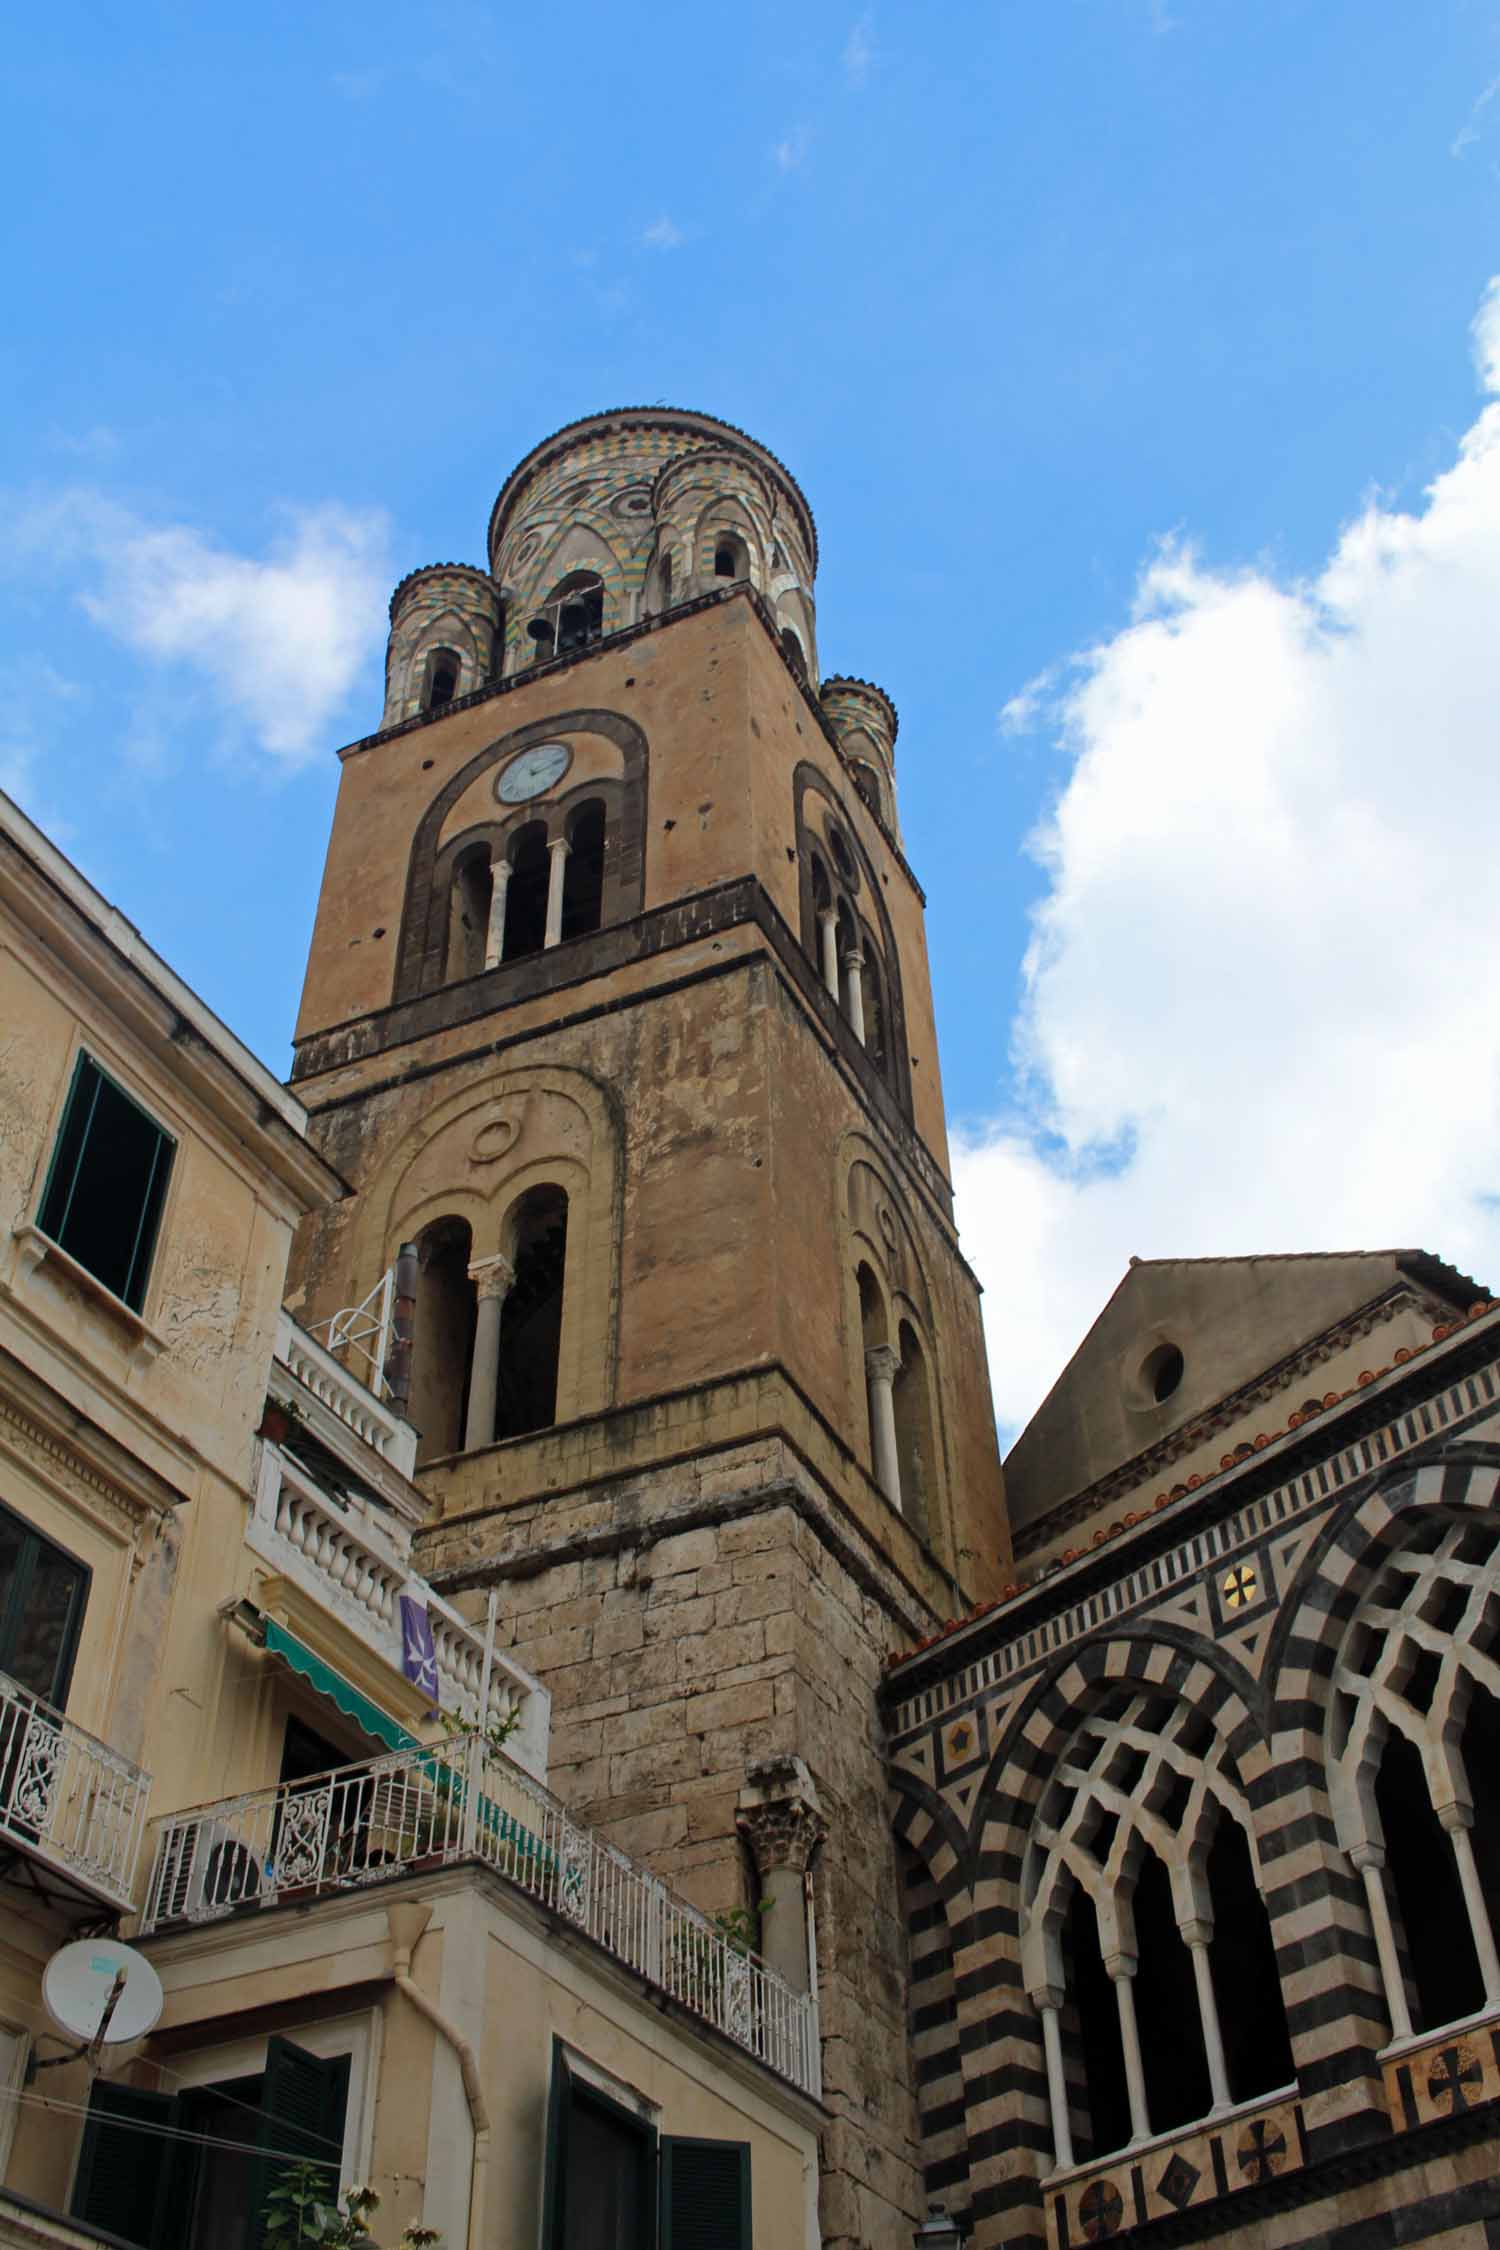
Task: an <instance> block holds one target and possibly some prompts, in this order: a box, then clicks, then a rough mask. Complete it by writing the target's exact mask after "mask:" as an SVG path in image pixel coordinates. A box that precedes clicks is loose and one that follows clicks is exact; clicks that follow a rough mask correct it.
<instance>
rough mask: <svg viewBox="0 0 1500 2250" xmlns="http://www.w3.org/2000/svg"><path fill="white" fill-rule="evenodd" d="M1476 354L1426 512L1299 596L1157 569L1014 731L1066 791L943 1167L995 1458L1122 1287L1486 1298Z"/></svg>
mask: <svg viewBox="0 0 1500 2250" xmlns="http://www.w3.org/2000/svg"><path fill="white" fill-rule="evenodd" d="M1473 342H1474V351H1475V358H1476V363H1477V365H1478V367H1479V370H1480V373H1481V378H1482V380H1483V383H1484V385H1485V388H1486V389H1487V390H1488V391H1489V393H1490V394H1491V402H1490V403H1488V404H1486V405H1485V406H1484V407H1483V409H1482V411H1481V412H1480V414H1479V416H1478V418H1477V420H1476V421H1475V422H1474V424H1473V426H1472V427H1471V429H1470V430H1469V431H1468V432H1467V434H1466V435H1465V437H1464V439H1463V441H1462V444H1461V446H1460V448H1459V452H1458V456H1457V458H1456V460H1455V461H1454V463H1453V465H1452V466H1451V467H1450V468H1449V469H1448V470H1446V472H1445V473H1444V474H1443V475H1441V476H1439V477H1438V478H1437V480H1436V481H1435V482H1434V483H1433V484H1432V485H1431V487H1430V488H1429V489H1428V491H1427V492H1426V494H1425V495H1424V496H1423V501H1422V504H1421V505H1420V506H1418V507H1415V508H1413V509H1411V510H1406V509H1402V508H1398V507H1396V506H1394V505H1391V504H1390V503H1388V502H1385V501H1383V500H1381V499H1379V498H1377V499H1375V500H1372V501H1370V502H1369V503H1368V504H1367V505H1366V506H1365V507H1364V509H1363V511H1362V512H1361V513H1360V514H1359V515H1358V516H1357V517H1356V518H1355V519H1354V520H1353V521H1352V522H1351V523H1350V524H1349V525H1348V526H1347V528H1346V529H1345V530H1344V531H1343V532H1342V533H1341V534H1340V536H1339V537H1338V539H1337V541H1336V543H1335V544H1334V546H1333V548H1332V551H1331V553H1330V555H1329V557H1328V559H1327V561H1326V563H1325V564H1324V566H1323V567H1322V569H1321V570H1320V571H1319V572H1318V573H1317V574H1316V575H1315V576H1313V577H1311V578H1309V579H1307V580H1300V581H1287V580H1284V579H1281V578H1278V577H1277V576H1276V575H1274V574H1273V573H1272V572H1270V571H1269V570H1266V569H1263V568H1257V569H1245V570H1226V569H1221V568H1215V567H1212V566H1210V565H1209V564H1208V563H1207V562H1205V561H1204V560H1203V559H1202V558H1201V556H1200V555H1199V554H1198V553H1196V552H1195V550H1194V548H1193V547H1192V545H1191V544H1189V543H1187V542H1169V543H1167V544H1164V545H1163V546H1162V547H1161V548H1160V549H1159V550H1158V551H1157V552H1156V553H1155V554H1154V555H1153V556H1152V557H1151V558H1150V560H1149V561H1148V562H1147V564H1146V566H1145V568H1144V569H1143V571H1142V573H1141V577H1140V582H1139V586H1138V590H1137V598H1136V603H1135V609H1134V613H1133V615H1132V617H1131V619H1130V621H1129V622H1128V623H1127V624H1126V625H1125V626H1124V627H1123V628H1122V630H1120V631H1119V632H1118V633H1116V634H1115V635H1113V637H1111V638H1110V639H1108V640H1106V641H1104V642H1103V643H1102V644H1100V645H1099V646H1097V647H1094V648H1091V649H1088V650H1086V651H1084V652H1083V653H1082V654H1080V655H1078V656H1077V657H1075V658H1074V659H1073V660H1072V661H1071V663H1070V664H1069V665H1068V666H1067V667H1066V668H1065V670H1064V671H1063V672H1062V673H1060V674H1059V679H1060V680H1061V683H1062V684H1061V685H1060V686H1058V687H1056V688H1054V689H1053V691H1052V692H1051V693H1050V695H1049V694H1047V693H1046V692H1045V691H1044V689H1043V688H1041V687H1039V686H1038V684H1037V683H1033V684H1032V686H1031V687H1029V688H1027V689H1023V690H1022V692H1021V694H1020V696H1018V697H1016V698H1013V699H1012V703H1011V705H1010V706H1009V709H1010V711H1011V714H1012V722H1011V723H1012V725H1015V724H1017V723H1019V724H1022V725H1024V724H1026V723H1027V722H1032V723H1036V724H1044V725H1047V726H1048V727H1049V728H1050V730H1051V731H1052V733H1053V734H1054V735H1055V738H1056V740H1057V742H1058V744H1059V747H1060V749H1061V751H1062V752H1063V754H1064V756H1065V758H1066V760H1067V769H1066V777H1065V780H1064V782H1063V784H1062V787H1061V790H1060V793H1059V796H1058V798H1057V801H1056V803H1055V805H1054V806H1053V808H1052V809H1051V811H1050V812H1049V814H1048V815H1047V816H1046V818H1045V819H1044V820H1043V822H1042V824H1041V826H1040V828H1039V830H1038V832H1037V834H1036V835H1035V837H1034V838H1033V839H1032V848H1033V850H1034V852H1035V854H1036V856H1037V857H1038V858H1039V859H1040V861H1041V863H1042V865H1043V867H1044V868H1045V869H1046V872H1047V878H1048V885H1047V890H1046V893H1045V896H1044V898H1043V900H1042V903H1041V905H1040V907H1039V909H1038V911H1037V913H1036V916H1035V920H1034V925H1033V932H1032V938H1031V943H1030V947H1029V950H1028V954H1027V958H1026V963H1025V972H1024V983H1023V1000H1022V1004H1021V1007H1020V1010H1019V1013H1018V1015H1017V1017H1016V1020H1015V1022H1014V1024H1013V1025H1012V1032H1011V1037H1012V1051H1013V1059H1014V1061H1015V1064H1016V1066H1017V1075H1018V1083H1019V1085H1020V1087H1021V1089H1022V1091H1021V1095H1020V1098H1019V1100H1018V1101H1017V1103H1016V1104H1015V1106H1014V1107H1013V1108H1012V1109H1011V1111H1009V1112H1008V1113H1007V1114H1005V1115H1002V1116H998V1117H995V1118H991V1119H989V1120H986V1121H983V1122H980V1123H976V1124H971V1125H969V1126H968V1127H967V1128H966V1129H963V1130H961V1131H960V1132H959V1134H958V1136H957V1139H956V1146H955V1164H956V1175H955V1176H956V1184H957V1188H958V1196H959V1215H960V1220H961V1223H962V1226H963V1230H964V1239H965V1246H966V1248H967V1250H968V1252H969V1255H970V1257H971V1258H972V1259H973V1261H974V1263H975V1265H976V1267H977V1269H978V1271H979V1273H980V1275H981V1277H982V1278H983V1280H984V1282H985V1284H986V1298H985V1304H986V1319H987V1335H988V1342H989V1350H990V1358H991V1368H992V1373H993V1377H994V1385H995V1393H996V1401H997V1407H998V1411H999V1414H1000V1419H1001V1422H1002V1425H1003V1426H1004V1427H1005V1428H1006V1429H1007V1430H1008V1431H1013V1430H1014V1429H1015V1428H1017V1427H1019V1425H1020V1424H1021V1423H1023V1422H1024V1421H1025V1420H1026V1418H1027V1417H1028V1416H1029V1415H1030V1413H1031V1412H1032V1411H1033V1409H1034V1408H1035V1407H1036V1406H1037V1404H1038V1403H1039V1402H1040V1400H1041V1398H1042V1396H1043V1395H1044V1394H1045V1392H1046V1390H1047V1388H1048V1386H1049V1385H1050V1383H1051V1382H1052V1380H1053V1379H1054V1377H1055V1376H1056V1375H1057V1373H1058V1372H1059V1371H1060V1369H1061V1367H1062V1365H1063V1364H1064V1362H1065V1360H1066V1359H1067V1357H1068V1355H1069V1353H1070V1352H1071V1351H1072V1350H1073V1348H1074V1346H1075V1345H1076V1344H1077V1343H1078V1342H1079V1341H1080V1340H1081V1338H1082V1336H1083V1334H1084V1331H1085V1330H1086V1328H1087V1327H1088V1325H1089V1323H1090V1321H1091V1320H1092V1319H1093V1317H1094V1315H1095V1314H1096V1313H1097V1312H1098V1310H1099V1309H1100V1307H1101V1305H1102V1304H1103V1302H1104V1300H1105V1298H1106V1297H1107V1296H1108V1294H1109V1292H1110V1291H1111V1289H1112V1288H1113V1287H1114V1285H1115V1283H1116V1282H1117V1281H1118V1279H1119V1277H1120V1275H1121V1274H1122V1272H1123V1271H1124V1269H1125V1266H1126V1262H1127V1260H1128V1259H1129V1257H1130V1256H1131V1254H1132V1253H1138V1254H1140V1255H1141V1256H1145V1257H1162V1256H1190V1255H1205V1254H1219V1253H1244V1252H1251V1251H1272V1250H1295V1249H1352V1248H1361V1247H1383V1246H1389V1245H1391V1244H1395V1243H1421V1244H1423V1245H1425V1246H1426V1247H1427V1248H1429V1249H1432V1250H1435V1251H1438V1252H1440V1253H1442V1254H1443V1255H1444V1256H1446V1257H1448V1258H1450V1259H1452V1260H1453V1261H1454V1262H1455V1263H1457V1264H1458V1265H1460V1266H1464V1267H1466V1268H1467V1269H1468V1270H1469V1271H1471V1272H1473V1273H1475V1274H1476V1275H1477V1276H1478V1277H1479V1278H1480V1279H1481V1280H1485V1281H1495V1282H1500V1010H1497V1008H1496V1007H1495V1004H1494V999H1493V983H1494V962H1495V960H1496V958H1497V957H1500V886H1497V885H1496V883H1495V880H1494V838H1495V836H1496V834H1497V833H1500V756H1497V753H1496V721H1495V686H1494V666H1493V659H1492V636H1493V631H1494V626H1493V620H1494V617H1495V616H1496V614H1497V610H1500V401H1497V400H1496V395H1495V394H1497V393H1500V280H1497V281H1496V282H1492V283H1491V285H1490V287H1489V289H1488V290H1487V291H1486V293H1485V297H1484V300H1483V303H1482V305H1481V307H1480V310H1479V314H1478V316H1477V318H1476V321H1475V324H1474V333H1473Z"/></svg>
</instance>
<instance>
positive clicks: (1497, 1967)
mask: <svg viewBox="0 0 1500 2250" xmlns="http://www.w3.org/2000/svg"><path fill="white" fill-rule="evenodd" d="M1438 1819H1439V1820H1440V1821H1441V1822H1442V1824H1443V1826H1444V1828H1446V1829H1447V1831H1448V1841H1449V1843H1450V1844H1451V1845H1452V1846H1453V1856H1454V1858H1455V1859H1456V1860H1457V1862H1458V1879H1459V1882H1460V1883H1461V1884H1462V1885H1463V1894H1464V1904H1465V1906H1466V1907H1467V1908H1468V1910H1469V1927H1470V1929H1471V1930H1472V1931H1473V1933H1474V1951H1475V1953H1476V1954H1477V1955H1478V1957H1479V1973H1480V1976H1481V1977H1482V1978H1483V1980H1484V2004H1485V2006H1486V2007H1487V2008H1493V2007H1495V2006H1496V2005H1497V2004H1500V1959H1497V1958H1496V1954H1495V1933H1494V1930H1493V1928H1492V1927H1491V1925H1490V1913H1489V1908H1488V1907H1487V1906H1486V1904H1485V1901H1484V1885H1483V1884H1482V1883H1481V1882H1480V1880H1479V1869H1478V1868H1477V1867H1476V1866H1475V1864H1474V1846H1473V1844H1472V1843H1471V1841H1470V1839H1469V1830H1470V1829H1471V1828H1472V1827H1473V1825H1474V1808H1473V1806H1472V1805H1460V1804H1456V1803H1455V1804H1451V1805H1441V1806H1439V1807H1438Z"/></svg>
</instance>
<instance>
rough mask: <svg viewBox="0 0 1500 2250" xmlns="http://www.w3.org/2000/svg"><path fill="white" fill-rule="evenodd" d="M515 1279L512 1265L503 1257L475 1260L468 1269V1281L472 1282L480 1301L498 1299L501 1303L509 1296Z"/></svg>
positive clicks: (514, 1270)
mask: <svg viewBox="0 0 1500 2250" xmlns="http://www.w3.org/2000/svg"><path fill="white" fill-rule="evenodd" d="M515 1278H516V1269H515V1267H514V1265H512V1263H511V1261H510V1259H509V1258H507V1257H505V1256H503V1255H500V1256H497V1257H493V1258H476V1259H475V1260H474V1262H473V1263H472V1265H471V1266H470V1267H469V1279H470V1280H471V1281H472V1282H473V1284H474V1287H475V1289H476V1290H477V1291H478V1293H479V1296H480V1298H481V1299H483V1298H485V1297H498V1298H500V1299H501V1300H502V1301H503V1300H504V1298H505V1297H506V1296H507V1295H508V1294H509V1292H510V1285H511V1283H512V1282H513V1281H514V1280H515Z"/></svg>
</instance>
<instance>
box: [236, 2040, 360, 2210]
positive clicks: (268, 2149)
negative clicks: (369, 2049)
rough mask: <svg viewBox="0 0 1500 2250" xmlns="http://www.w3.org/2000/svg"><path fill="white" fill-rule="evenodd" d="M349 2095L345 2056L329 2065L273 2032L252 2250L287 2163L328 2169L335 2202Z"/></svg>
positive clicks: (263, 2087) (330, 2196)
mask: <svg viewBox="0 0 1500 2250" xmlns="http://www.w3.org/2000/svg"><path fill="white" fill-rule="evenodd" d="M348 2095H349V2057H348V2056H347V2055H333V2056H331V2057H330V2058H329V2059H328V2061H326V2062H325V2061H324V2059H323V2057H322V2056H321V2055H310V2054H309V2053H308V2052H307V2049H306V2048H305V2047H295V2046H293V2044H292V2042H291V2040H290V2039H283V2038H281V2037H280V2036H279V2034H273V2036H272V2037H271V2039H270V2040H269V2041H268V2043H267V2047H266V2074H265V2077H264V2078H263V2079H262V2080H261V2096H260V2131H259V2134H258V2136H257V2138H258V2140H259V2144H260V2150H261V2154H260V2156H259V2158H258V2159H257V2161H256V2165H255V2170H254V2174H253V2184H252V2188H251V2197H250V2232H249V2236H248V2238H247V2239H248V2246H249V2250H260V2245H261V2243H262V2241H263V2240H264V2237H265V2228H266V2217H267V2213H266V2198H267V2197H268V2196H269V2195H270V2193H271V2190H272V2189H273V2188H274V2187H275V2185H276V2182H277V2181H278V2179H279V2178H280V2177H281V2174H282V2173H283V2172H284V2171H285V2169H286V2168H287V2166H288V2165H289V2164H297V2163H312V2164H319V2165H323V2166H326V2168H327V2180H328V2201H329V2202H330V2203H332V2202H334V2200H335V2199H336V2197H337V2195H338V2187H339V2165H340V2161H341V2158H342V2155H343V2147H344V2111H345V2107H346V2105H347V2102H348Z"/></svg>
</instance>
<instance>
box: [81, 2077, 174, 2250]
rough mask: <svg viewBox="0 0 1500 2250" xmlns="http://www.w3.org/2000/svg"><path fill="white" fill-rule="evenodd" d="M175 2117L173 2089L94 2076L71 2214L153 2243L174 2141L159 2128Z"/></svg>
mask: <svg viewBox="0 0 1500 2250" xmlns="http://www.w3.org/2000/svg"><path fill="white" fill-rule="evenodd" d="M176 2118H177V2103H176V2101H175V2100H174V2098H173V2097H172V2096H171V2095H170V2094H148V2093H145V2092H143V2091H141V2090H140V2089H139V2088H138V2087H135V2086H115V2085H112V2084H110V2082H109V2081H108V2080H107V2079H96V2080H95V2082H94V2086H93V2089H92V2092H91V2093H90V2096H89V2114H88V2121H87V2123H86V2124H85V2126H84V2128H83V2146H82V2148H81V2149H80V2151H79V2155H78V2175H77V2178H76V2179H75V2180H74V2182H73V2201H72V2205H71V2209H72V2214H73V2217H74V2218H75V2219H81V2220H82V2221H83V2222H84V2224H85V2226H91V2227H99V2228H100V2229H101V2230H102V2231H103V2232H104V2233H106V2234H118V2235H121V2236H123V2238H124V2240H125V2241H127V2242H139V2243H142V2244H144V2245H148V2246H149V2244H150V2242H151V2239H152V2235H153V2232H154V2229H155V2226H156V2211H157V2205H158V2202H159V2200H160V2196H161V2189H162V2181H163V2178H164V2175H165V2172H166V2165H167V2158H168V2155H169V2153H170V2151H171V2150H172V2148H173V2146H174V2145H175V2144H174V2143H173V2142H172V2140H171V2139H170V2138H169V2137H168V2135H167V2134H166V2133H164V2132H162V2131H161V2130H160V2128H161V2127H162V2126H164V2125H172V2124H175V2122H176Z"/></svg>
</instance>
